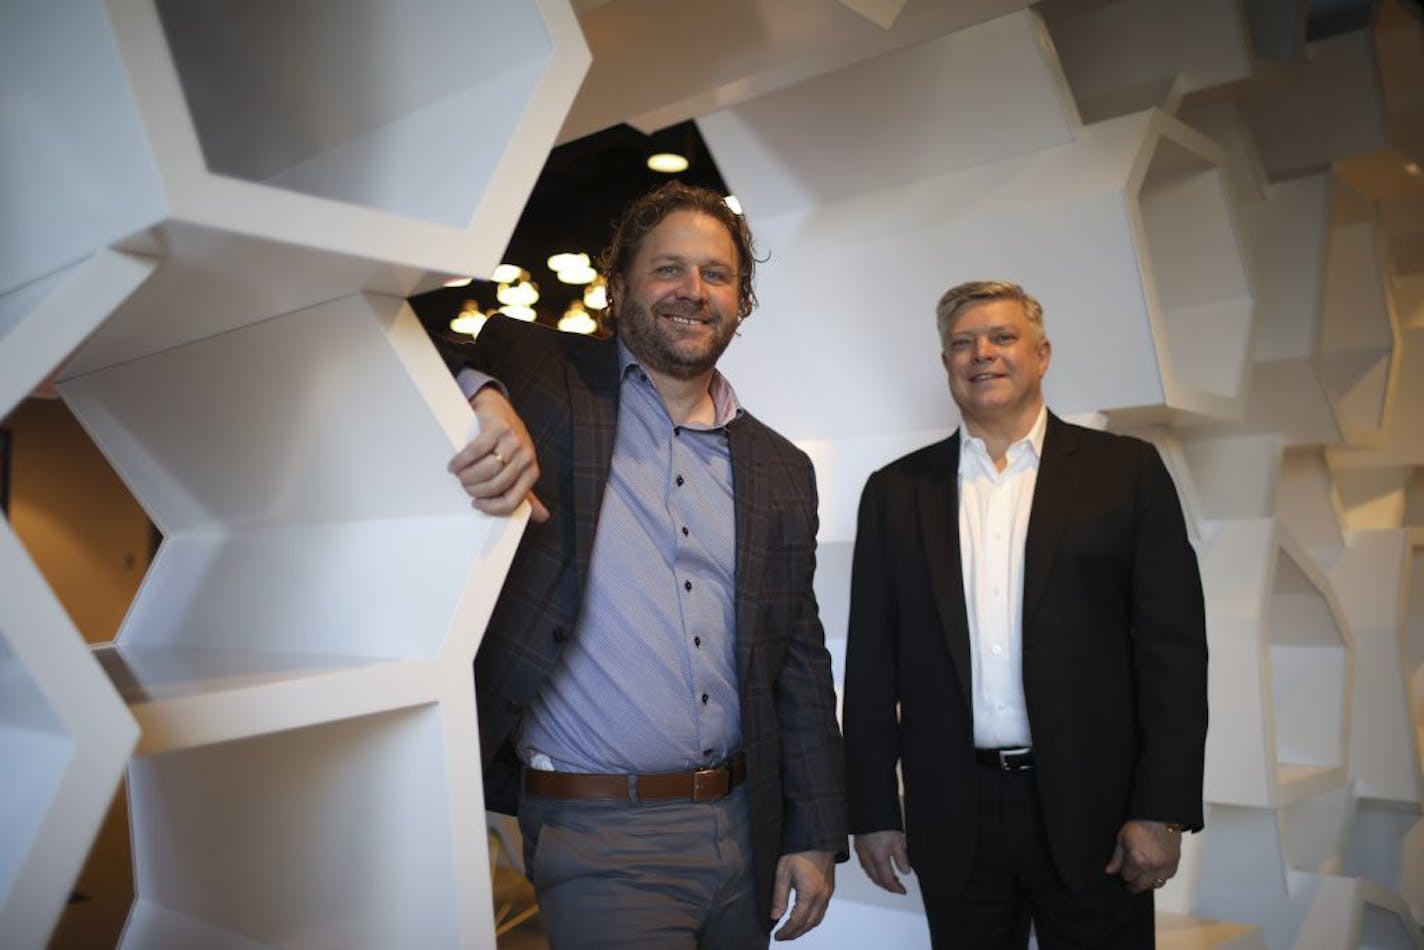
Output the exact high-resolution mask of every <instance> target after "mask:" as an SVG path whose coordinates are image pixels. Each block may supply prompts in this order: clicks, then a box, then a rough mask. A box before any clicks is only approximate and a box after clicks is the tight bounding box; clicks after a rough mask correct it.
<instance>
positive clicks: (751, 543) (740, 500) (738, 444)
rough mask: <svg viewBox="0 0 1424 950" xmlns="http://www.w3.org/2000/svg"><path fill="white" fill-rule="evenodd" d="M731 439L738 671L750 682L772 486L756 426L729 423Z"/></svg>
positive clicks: (743, 680) (729, 436)
mask: <svg viewBox="0 0 1424 950" xmlns="http://www.w3.org/2000/svg"><path fill="white" fill-rule="evenodd" d="M727 443H728V446H729V447H730V450H731V453H732V503H733V506H734V508H735V510H736V518H737V528H736V531H737V539H736V551H737V566H736V588H737V589H736V616H737V632H736V636H737V672H738V674H739V675H740V678H741V682H743V683H746V682H749V680H748V678H747V677H748V676H749V675H750V674H749V672H748V667H749V665H750V663H751V656H752V639H753V638H754V637H755V635H756V617H757V600H758V598H759V597H760V594H761V578H762V575H763V574H764V573H765V571H764V570H763V569H762V568H763V561H764V558H765V557H766V550H767V547H768V545H769V544H770V539H769V538H767V537H766V533H767V531H768V530H769V529H768V526H769V524H770V520H769V517H768V514H767V513H768V511H769V510H770V502H769V500H768V499H767V497H766V495H767V492H768V491H769V490H770V486H769V485H767V484H766V480H765V479H764V478H758V477H757V457H756V456H757V442H756V438H755V433H754V432H753V431H752V427H751V426H749V425H746V424H745V422H744V421H743V420H735V419H734V420H733V421H732V422H731V423H730V424H728V426H727Z"/></svg>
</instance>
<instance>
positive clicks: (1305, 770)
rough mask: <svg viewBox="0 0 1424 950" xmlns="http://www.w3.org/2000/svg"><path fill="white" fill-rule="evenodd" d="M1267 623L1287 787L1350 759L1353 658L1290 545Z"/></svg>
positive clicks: (1279, 562)
mask: <svg viewBox="0 0 1424 950" xmlns="http://www.w3.org/2000/svg"><path fill="white" fill-rule="evenodd" d="M1266 623H1267V630H1268V633H1269V639H1270V657H1271V698H1272V706H1273V709H1274V713H1275V732H1276V762H1277V766H1278V771H1279V773H1280V777H1281V780H1282V784H1283V785H1284V784H1288V783H1295V782H1299V781H1302V780H1308V779H1310V778H1311V777H1313V776H1316V775H1319V774H1320V773H1322V772H1325V771H1328V770H1330V769H1334V768H1338V767H1341V766H1343V765H1344V764H1345V762H1346V757H1345V710H1346V708H1347V702H1348V699H1349V696H1348V683H1349V680H1348V673H1349V654H1348V647H1347V641H1346V639H1345V636H1344V635H1343V634H1342V633H1341V630H1340V627H1339V624H1338V622H1337V621H1336V619H1335V615H1334V613H1333V612H1332V610H1331V607H1330V604H1329V602H1328V601H1327V600H1326V598H1325V595H1324V594H1323V593H1322V591H1321V589H1320V588H1319V587H1318V586H1317V584H1316V582H1315V581H1314V580H1312V579H1311V578H1310V576H1309V575H1308V574H1307V572H1306V571H1305V570H1304V569H1303V568H1302V566H1301V565H1300V564H1299V563H1297V561H1296V560H1295V556H1294V555H1292V554H1291V553H1290V551H1289V550H1287V549H1286V548H1282V549H1281V551H1280V556H1279V557H1278V558H1277V559H1276V574H1275V581H1274V584H1273V587H1272V592H1271V599H1270V605H1269V607H1268V610H1267V618H1266Z"/></svg>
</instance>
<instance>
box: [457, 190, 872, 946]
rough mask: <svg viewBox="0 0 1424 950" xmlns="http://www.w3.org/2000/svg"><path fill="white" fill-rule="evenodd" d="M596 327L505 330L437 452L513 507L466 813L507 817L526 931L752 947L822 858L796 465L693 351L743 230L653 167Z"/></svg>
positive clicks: (484, 494)
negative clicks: (477, 769)
mask: <svg viewBox="0 0 1424 950" xmlns="http://www.w3.org/2000/svg"><path fill="white" fill-rule="evenodd" d="M601 264H602V269H603V271H604V274H605V277H606V278H607V281H608V292H609V299H610V308H611V312H612V313H613V314H614V315H615V317H616V324H615V335H614V336H613V337H610V338H608V339H603V340H597V339H592V338H589V337H583V336H577V335H573V334H566V333H558V332H556V331H551V330H549V329H547V328H544V327H539V326H535V325H532V324H524V323H520V322H518V321H512V320H507V319H503V318H498V317H496V318H493V319H491V320H490V321H489V322H488V323H487V324H486V325H485V327H484V329H483V330H482V331H481V333H480V336H479V339H478V341H477V343H476V344H475V346H474V347H473V350H474V353H473V356H472V357H471V359H470V367H469V369H467V370H465V371H464V372H462V373H461V380H460V381H461V385H462V387H463V388H464V389H465V392H466V393H467V395H470V398H471V404H472V405H473V407H474V409H475V413H476V415H477V416H478V417H479V420H480V423H481V431H480V434H479V436H478V437H476V438H475V439H474V440H473V441H472V442H471V443H470V444H469V445H468V446H466V447H465V448H464V449H463V450H462V451H461V452H460V453H459V454H458V455H456V456H455V458H454V459H453V460H452V461H451V463H450V468H451V471H452V472H453V473H454V474H455V475H456V476H457V477H458V478H459V479H460V481H461V483H462V484H463V485H464V487H465V489H466V491H468V492H469V494H470V496H471V497H472V498H473V499H474V504H475V506H476V507H477V508H479V509H480V510H482V511H485V512H487V513H490V514H507V513H509V512H511V511H513V510H514V509H515V508H516V507H517V506H518V505H519V504H520V503H521V502H523V501H524V500H525V499H526V498H527V499H528V500H529V501H530V503H531V504H532V505H533V517H532V518H531V523H530V525H529V527H528V529H527V530H526V533H525V535H524V538H523V540H522V542H521V545H520V548H519V552H518V554H517V555H516V557H515V560H514V563H513V566H512V567H511V569H510V573H509V577H508V579H507V580H506V582H505V585H504V588H503V590H502V592H501V595H500V599H499V601H498V603H497V605H496V606H495V609H494V613H493V615H492V617H491V620H490V624H489V627H488V629H487V631H486V633H485V637H484V640H483V641H482V643H481V646H480V650H479V654H478V656H477V657H476V659H475V688H476V697H477V703H478V708H479V720H480V722H479V725H480V743H481V750H482V758H483V765H484V775H485V798H486V804H487V806H488V807H490V808H491V809H494V810H496V811H501V812H507V813H510V814H518V815H519V818H520V827H521V830H522V832H523V834H524V842H525V859H526V869H527V870H528V871H529V875H530V878H531V880H532V881H533V883H534V887H535V890H536V893H537V895H538V898H539V904H540V909H541V913H542V915H543V919H544V922H545V927H546V930H547V931H548V934H549V939H550V945H551V946H552V947H554V948H555V950H563V948H569V947H613V946H616V947H648V948H658V950H662V948H669V947H689V948H690V947H737V948H741V947H753V946H763V947H764V946H766V945H767V941H768V937H769V934H770V931H771V928H772V927H773V925H774V924H775V922H776V921H777V920H779V919H780V918H781V917H782V915H783V914H785V913H786V911H787V910H788V905H790V904H791V895H792V894H793V893H794V895H795V903H794V906H793V907H791V909H790V914H789V916H788V917H787V920H786V923H785V924H783V925H782V927H781V929H780V930H778V931H777V933H776V936H777V939H779V940H787V939H794V938H796V937H798V936H800V935H801V934H803V933H805V932H807V931H808V930H810V929H811V928H813V927H815V926H816V925H817V924H818V923H820V921H821V918H822V916H823V915H824V914H825V909H826V904H827V902H828V901H829V899H830V896H831V892H832V890H833V889H834V880H835V862H836V861H837V860H844V859H845V857H846V855H847V836H846V821H845V798H844V776H843V767H842V758H841V744H840V734H839V730H838V728H837V725H836V718H835V708H836V700H835V693H834V689H833V686H832V681H831V670H830V659H829V656H828V654H827V652H826V649H825V643H824V634H823V632H822V629H821V623H820V620H819V616H818V611H817V606H816V600H815V596H814V594H813V593H812V589H811V580H812V575H813V573H814V571H815V539H816V524H817V522H816V485H815V477H814V473H813V471H812V468H811V462H810V459H808V458H807V457H806V455H805V454H804V453H803V452H801V451H800V450H798V449H796V448H795V447H794V446H792V445H791V443H790V442H788V441H786V440H785V439H784V438H782V437H781V436H779V435H777V434H776V433H775V432H773V431H772V430H771V429H769V428H767V427H766V426H765V425H763V424H762V423H761V422H759V421H758V420H757V419H755V418H754V417H753V416H752V415H751V414H750V413H748V412H746V411H745V410H744V409H742V407H741V406H740V405H739V404H738V402H737V397H736V394H735V393H734V392H733V391H732V387H731V385H730V384H729V383H728V382H727V380H726V379H725V378H724V377H723V376H722V375H721V374H720V373H718V372H717V370H716V363H717V359H718V358H719V357H720V356H721V355H722V352H723V351H724V350H725V349H726V347H727V345H728V343H730V342H731V339H732V336H733V334H734V333H735V331H736V329H737V327H738V325H739V324H740V323H741V321H742V320H744V319H745V318H746V317H747V316H749V315H750V314H751V312H752V310H753V308H754V307H755V303H756V299H755V296H754V294H753V290H752V278H753V274H754V270H755V267H756V260H755V257H754V249H753V244H752V237H751V233H750V231H749V229H748V228H747V225H746V222H745V221H744V220H743V219H742V218H741V217H740V216H739V215H737V214H735V213H733V212H732V211H731V210H730V209H729V208H728V207H727V205H726V204H725V202H724V201H723V199H722V196H720V195H718V194H716V193H715V192H711V191H708V190H705V189H700V188H690V187H687V186H685V185H682V184H679V183H676V182H674V183H671V184H668V185H664V186H662V187H660V188H658V189H656V190H654V191H653V192H650V193H649V194H647V195H645V196H643V197H642V198H640V199H639V200H638V201H637V202H635V203H634V204H633V205H632V206H631V207H630V208H629V209H628V210H627V212H626V213H625V214H624V216H623V218H622V220H621V221H620V222H619V223H618V225H617V226H616V228H615V230H614V233H613V238H612V241H611V245H610V247H609V249H608V250H607V251H606V252H605V254H604V256H603V259H602V262H601Z"/></svg>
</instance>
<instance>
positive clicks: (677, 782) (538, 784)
mask: <svg viewBox="0 0 1424 950" xmlns="http://www.w3.org/2000/svg"><path fill="white" fill-rule="evenodd" d="M746 778H747V760H746V757H745V756H744V755H743V754H742V753H740V752H738V753H737V754H736V755H734V756H732V757H731V758H730V759H728V760H727V761H726V762H723V763H722V764H721V765H719V766H716V767H715V768H710V769H698V770H696V771H695V772H660V773H655V774H651V775H596V774H588V773H583V772H543V771H540V770H539V769H525V770H524V790H525V791H526V792H528V793H529V794H530V795H547V796H549V797H550V798H585V799H601V800H605V801H629V802H635V803H636V802H670V801H687V802H711V801H716V800H717V799H719V798H721V797H722V796H724V795H726V794H727V793H728V792H730V791H731V790H732V789H734V788H736V787H737V786H738V785H740V784H742V782H744V781H746Z"/></svg>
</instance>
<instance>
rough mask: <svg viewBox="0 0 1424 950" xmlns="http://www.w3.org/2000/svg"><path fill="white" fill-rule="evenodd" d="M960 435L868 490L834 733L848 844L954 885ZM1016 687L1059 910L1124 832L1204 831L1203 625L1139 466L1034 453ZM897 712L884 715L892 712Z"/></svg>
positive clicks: (960, 636)
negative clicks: (889, 842) (843, 774)
mask: <svg viewBox="0 0 1424 950" xmlns="http://www.w3.org/2000/svg"><path fill="white" fill-rule="evenodd" d="M958 466H959V436H958V433H956V434H955V435H954V436H952V437H950V438H949V439H947V440H945V441H943V442H940V443H938V444H936V445H932V446H929V447H927V448H924V449H921V450H919V451H918V452H915V453H913V454H911V455H908V456H906V457H904V458H902V459H900V460H898V461H896V462H894V463H892V464H890V465H888V466H886V467H885V468H883V469H881V470H880V471H878V472H876V473H874V474H873V475H872V476H871V477H870V479H869V481H868V482H867V484H866V486H865V491H864V494H863V495H862V498H861V506H860V520H859V528H858V533H857V535H856V542H855V559H854V567H853V575H852V577H853V579H852V596H851V609H850V629H849V642H848V645H847V656H846V677H845V709H844V726H845V739H846V748H847V773H848V790H849V795H850V812H851V830H852V831H853V832H855V833H864V832H870V831H878V830H886V829H900V828H901V827H902V824H901V809H900V797H899V789H898V783H897V780H896V771H895V769H896V764H897V763H898V764H900V765H901V767H902V769H903V774H904V796H905V801H904V810H905V814H904V824H903V828H904V830H905V832H906V837H907V842H908V845H909V848H910V859H911V863H912V864H913V866H914V868H915V870H916V872H917V873H918V874H920V875H922V876H924V877H926V878H927V879H928V878H933V879H934V880H935V881H936V883H937V884H938V885H939V887H940V888H941V889H957V888H958V887H960V886H962V884H963V882H964V881H965V880H966V879H967V876H968V874H969V870H970V862H971V861H972V856H973V853H974V835H975V831H974V829H975V818H974V816H975V801H974V797H975V783H974V769H975V765H974V761H973V757H972V753H973V745H974V731H973V712H972V705H971V699H970V697H971V693H970V686H971V683H970V678H971V673H970V655H969V650H970V643H969V627H968V617H967V613H966V609H965V602H964V584H963V575H962V568H961V561H960V557H961V552H960V550H959V514H958V512H959V497H958ZM1022 616H1023V682H1024V692H1025V698H1026V700H1027V704H1028V716H1029V724H1030V728H1031V729H1032V732H1033V745H1034V755H1035V761H1036V769H1037V772H1036V775H1037V779H1038V786H1039V795H1040V800H1041V803H1042V809H1043V816H1044V819H1045V823H1046V826H1047V833H1048V838H1049V841H1048V844H1049V848H1050V851H1051V853H1052V855H1053V858H1054V863H1055V865H1056V867H1057V868H1058V871H1059V874H1060V876H1061V877H1062V878H1063V881H1064V883H1065V884H1066V885H1067V886H1068V887H1069V888H1070V889H1071V890H1073V891H1074V892H1083V891H1085V890H1087V889H1088V888H1089V887H1091V886H1092V884H1093V883H1094V882H1095V881H1099V880H1101V875H1102V874H1103V867H1104V866H1105V865H1106V864H1107V863H1108V861H1109V859H1110V858H1111V856H1112V852H1113V847H1114V843H1115V840H1116V835H1117V831H1118V829H1119V827H1120V826H1121V824H1122V822H1123V821H1125V820H1127V819H1129V818H1139V819H1157V820H1162V821H1178V822H1182V823H1184V824H1186V825H1188V826H1190V827H1192V828H1193V829H1195V828H1199V827H1200V826H1201V823H1202V803H1201V789H1202V769H1203V755H1204V746H1205V739H1206V724H1207V709H1206V624H1205V617H1204V609H1203V604H1202V592H1201V580H1200V576H1199V574H1198V570H1197V562H1196V556H1195V554H1194V552H1193V551H1192V548H1191V546H1190V544H1189V543H1188V540H1187V534H1186V527H1185V524H1184V521H1183V518H1182V510H1181V505H1180V503H1179V501H1178V499H1177V494H1176V491H1175V489H1174V488H1173V485H1172V481H1171V478H1170V476H1169V475H1168V474H1167V470H1166V468H1165V467H1164V466H1163V464H1162V460H1161V458H1160V457H1159V455H1158V454H1157V451H1156V449H1154V448H1153V447H1152V446H1151V445H1149V444H1148V443H1146V442H1142V441H1141V440H1138V439H1132V438H1127V437H1124V436H1119V435H1112V434H1109V433H1104V432H1096V431H1093V430H1090V429H1084V428H1081V427H1079V426H1074V425H1069V424H1068V423H1065V422H1063V421H1061V420H1060V419H1058V418H1057V417H1056V416H1053V415H1052V414H1050V415H1049V418H1048V429H1047V432H1046V434H1045V436H1044V442H1043V454H1042V457H1041V459H1040V462H1039V471H1038V479H1037V484H1036V488H1035V490H1034V496H1033V508H1032V512H1031V514H1030V517H1029V526H1028V535H1027V539H1026V541H1025V551H1024V592H1023V612H1022ZM897 704H898V714H897Z"/></svg>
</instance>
